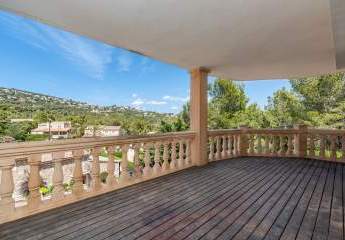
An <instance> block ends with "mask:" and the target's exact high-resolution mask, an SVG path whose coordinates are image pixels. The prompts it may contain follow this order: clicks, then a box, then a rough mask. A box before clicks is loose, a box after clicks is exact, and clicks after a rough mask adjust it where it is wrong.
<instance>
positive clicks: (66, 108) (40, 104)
mask: <svg viewBox="0 0 345 240" xmlns="http://www.w3.org/2000/svg"><path fill="white" fill-rule="evenodd" d="M4 106H6V107H10V108H13V109H15V110H18V112H16V113H15V114H18V115H16V116H17V117H32V114H34V113H35V112H37V111H40V110H41V111H47V110H48V111H57V112H62V113H64V112H68V113H70V114H74V113H85V112H88V113H89V112H94V113H115V112H121V113H130V114H134V115H140V116H142V115H145V116H150V117H158V118H160V117H166V116H169V115H171V114H162V113H157V112H150V111H141V110H138V109H135V108H131V107H128V106H116V105H113V106H98V105H91V104H87V103H85V102H80V101H75V100H72V99H65V98H59V97H54V96H49V95H45V94H41V93H34V92H29V91H24V90H19V89H14V88H2V87H0V109H1V108H3V107H4ZM12 117H14V116H12Z"/></svg>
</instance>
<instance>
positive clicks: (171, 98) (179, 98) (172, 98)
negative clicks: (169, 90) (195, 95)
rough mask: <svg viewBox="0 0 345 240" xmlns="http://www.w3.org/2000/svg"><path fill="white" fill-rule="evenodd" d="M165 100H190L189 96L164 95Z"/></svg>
mask: <svg viewBox="0 0 345 240" xmlns="http://www.w3.org/2000/svg"><path fill="white" fill-rule="evenodd" d="M163 99H164V100H167V101H172V102H187V101H188V100H189V97H185V98H184V97H176V96H168V95H167V96H164V97H163Z"/></svg>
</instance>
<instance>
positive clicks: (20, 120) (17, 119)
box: [11, 118, 34, 123]
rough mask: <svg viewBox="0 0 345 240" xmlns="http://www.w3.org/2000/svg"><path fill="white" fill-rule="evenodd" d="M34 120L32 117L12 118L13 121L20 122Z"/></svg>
mask: <svg viewBox="0 0 345 240" xmlns="http://www.w3.org/2000/svg"><path fill="white" fill-rule="evenodd" d="M33 121H34V120H33V119H31V118H14V119H11V123H19V122H33Z"/></svg>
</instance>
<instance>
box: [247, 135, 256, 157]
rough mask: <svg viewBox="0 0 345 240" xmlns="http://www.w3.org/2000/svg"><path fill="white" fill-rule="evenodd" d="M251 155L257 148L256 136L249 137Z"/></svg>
mask: <svg viewBox="0 0 345 240" xmlns="http://www.w3.org/2000/svg"><path fill="white" fill-rule="evenodd" d="M248 139H249V155H253V154H254V147H255V136H254V135H249V138H248Z"/></svg>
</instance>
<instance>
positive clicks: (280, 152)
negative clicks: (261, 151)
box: [278, 135, 285, 156]
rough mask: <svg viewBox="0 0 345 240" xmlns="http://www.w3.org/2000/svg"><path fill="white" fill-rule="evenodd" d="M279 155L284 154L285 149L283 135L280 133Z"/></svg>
mask: <svg viewBox="0 0 345 240" xmlns="http://www.w3.org/2000/svg"><path fill="white" fill-rule="evenodd" d="M278 154H279V156H283V155H285V150H284V137H283V136H282V135H280V136H279V152H278Z"/></svg>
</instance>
